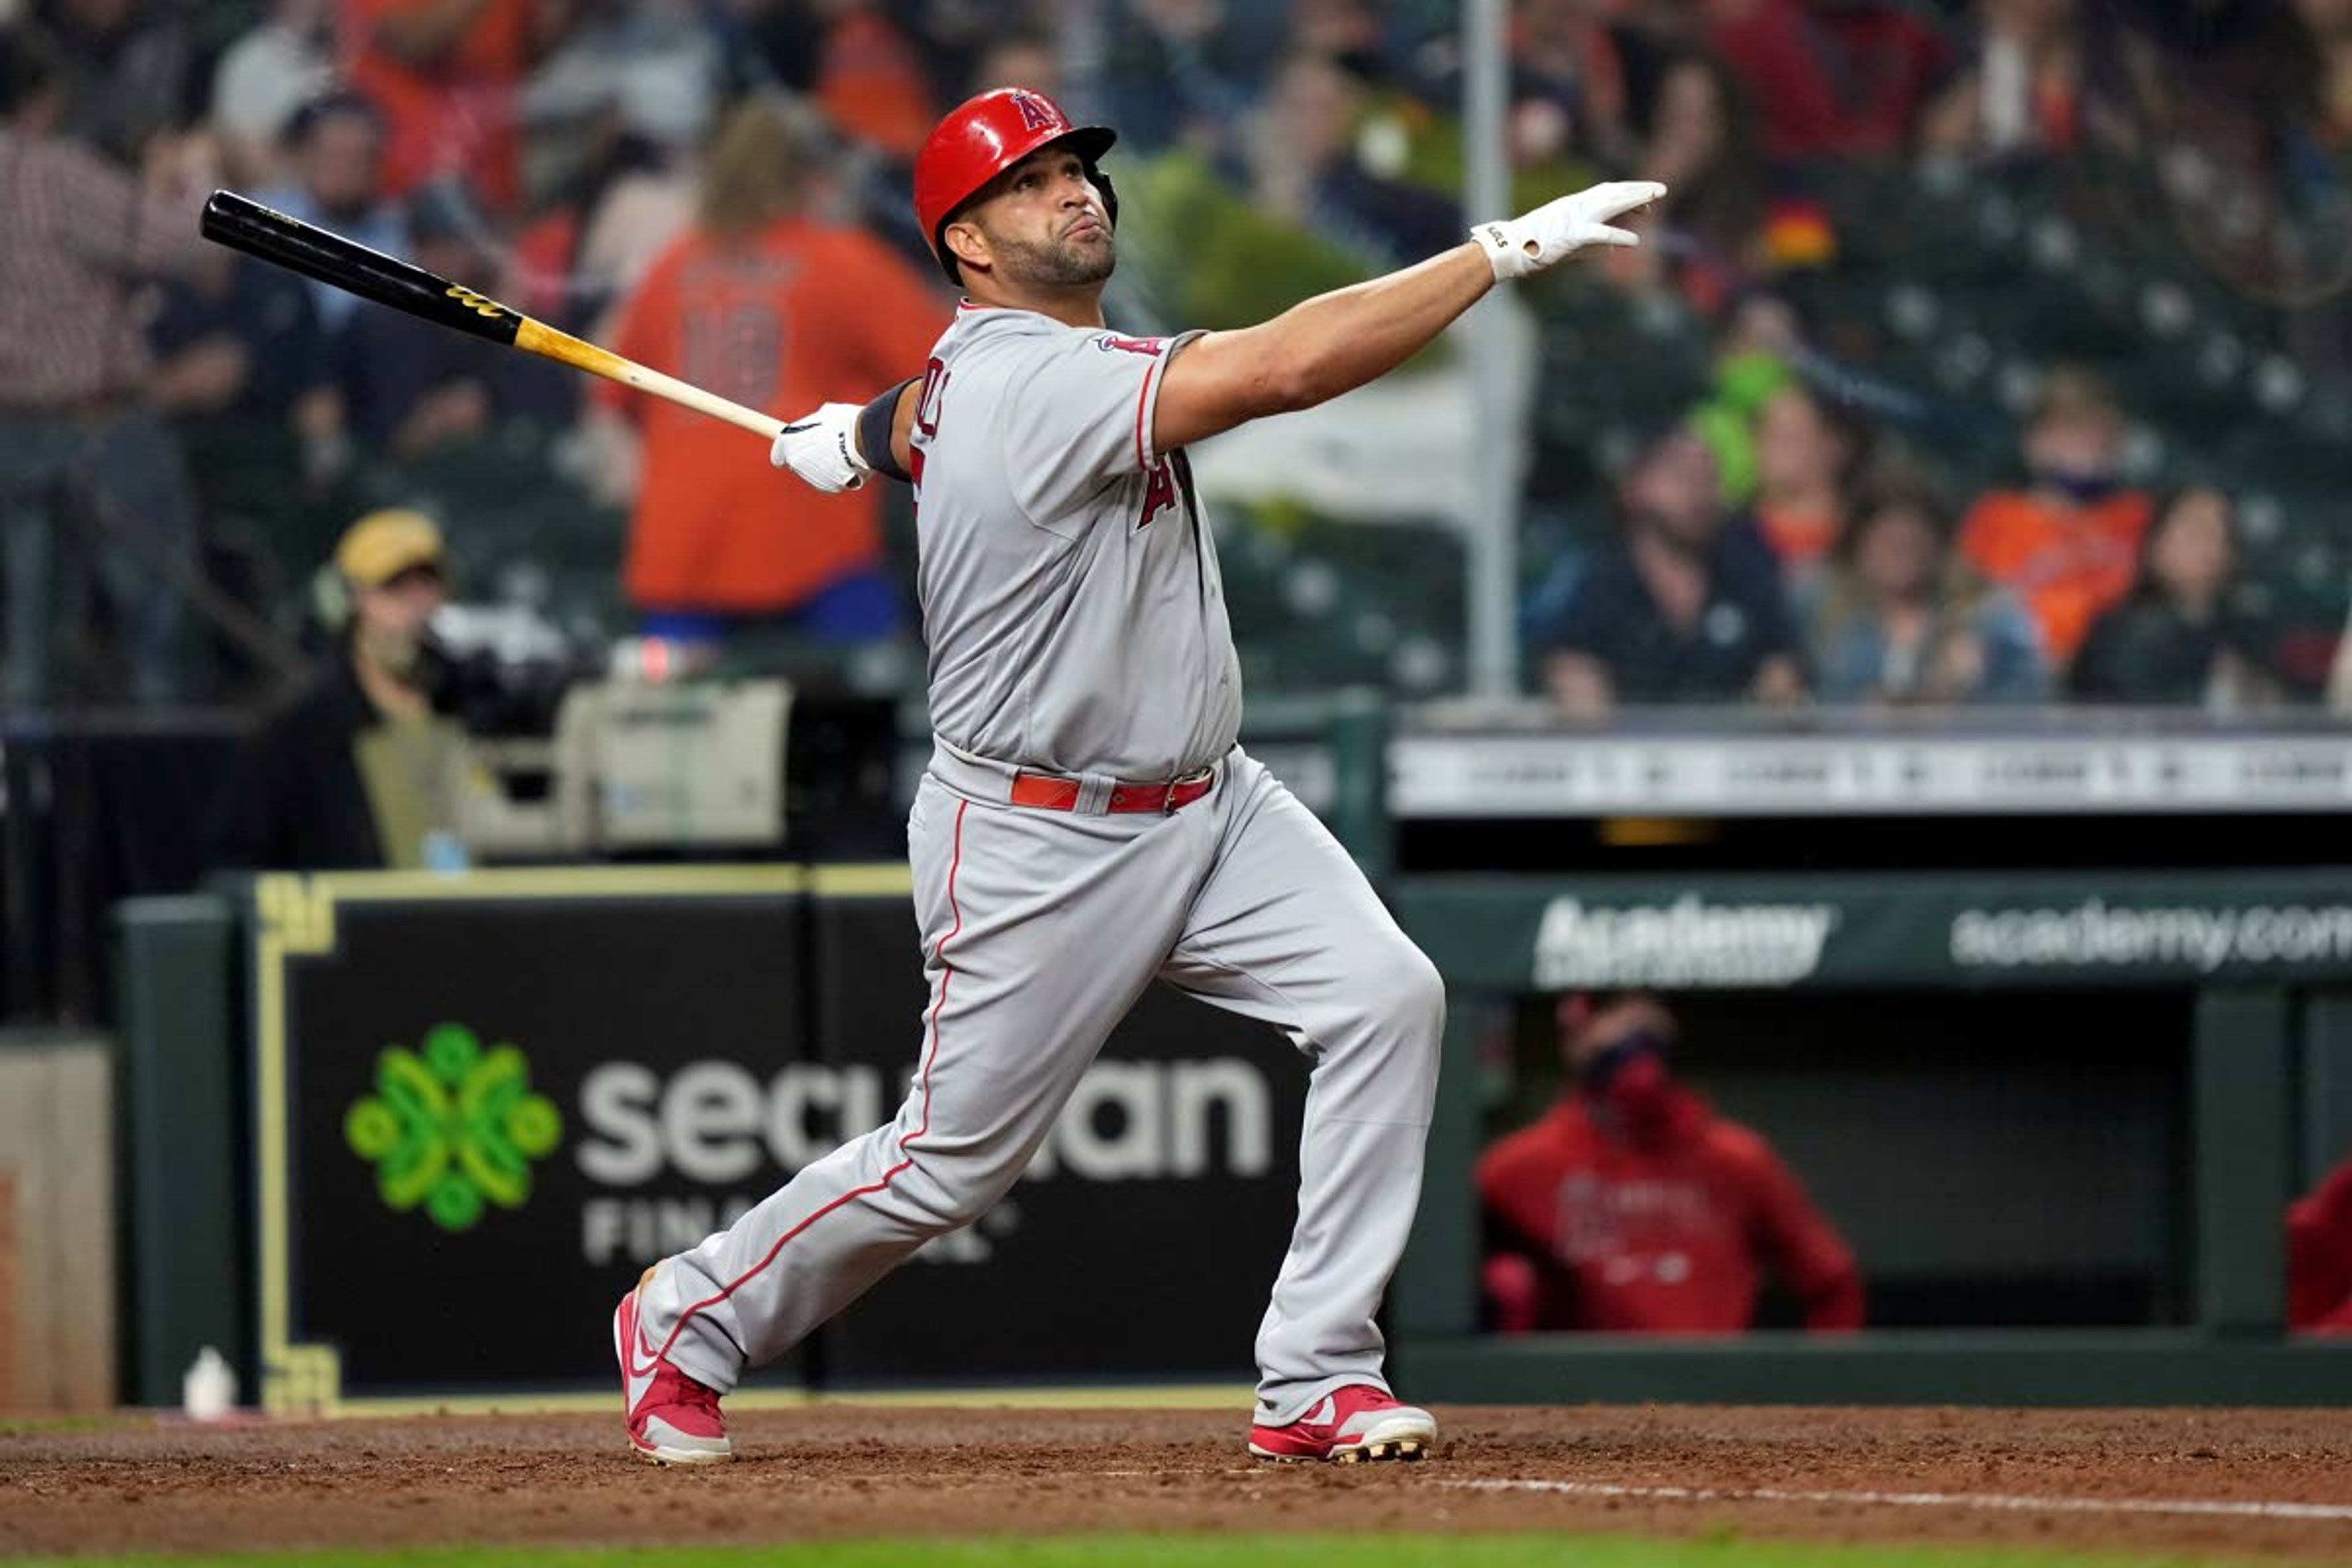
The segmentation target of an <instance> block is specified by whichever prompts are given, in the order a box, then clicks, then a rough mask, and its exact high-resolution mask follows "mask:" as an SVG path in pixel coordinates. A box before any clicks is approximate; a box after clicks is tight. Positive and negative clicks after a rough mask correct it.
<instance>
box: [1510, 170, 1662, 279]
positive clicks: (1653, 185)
mask: <svg viewBox="0 0 2352 1568" xmlns="http://www.w3.org/2000/svg"><path fill="white" fill-rule="evenodd" d="M1665 194H1666V187H1665V186H1664V185H1662V184H1658V182H1657V181H1655V180H1615V181H1612V182H1611V183H1610V184H1605V185H1594V186H1592V187H1591V189H1589V190H1582V191H1579V192H1577V193H1576V194H1575V195H1572V196H1562V197H1560V198H1559V200H1558V201H1551V202H1546V203H1545V204H1544V205H1541V206H1539V207H1538V208H1536V210H1535V211H1533V212H1531V213H1529V214H1528V215H1527V216H1525V217H1517V218H1513V219H1511V220H1510V221H1509V222H1508V223H1482V224H1480V225H1479V226H1477V227H1475V228H1474V229H1472V230H1471V231H1470V237H1471V238H1472V239H1475V240H1476V241H1477V242H1478V245H1479V247H1481V248H1482V249H1484V250H1485V251H1486V260H1487V261H1488V263H1489V264H1491V265H1492V266H1493V267H1494V268H1495V280H1496V282H1498V283H1507V282H1509V281H1510V280H1511V279H1514V278H1524V277H1526V276H1527V275H1528V273H1530V272H1540V271H1542V270H1543V269H1544V268H1547V267H1549V266H1550V265H1551V264H1552V263H1553V262H1555V261H1561V260H1565V259H1566V258H1569V257H1571V256H1573V255H1575V254H1576V253H1577V252H1578V251H1580V250H1581V249H1583V248H1584V247H1586V246H1588V245H1639V244H1640V243H1641V236H1639V235H1637V234H1635V233H1633V231H1632V230H1630V229H1622V228H1612V227H1611V226H1610V223H1609V220H1610V219H1611V218H1613V217H1618V216H1622V215H1623V214H1625V213H1629V212H1632V211H1633V209H1634V208H1636V207H1644V206H1647V205H1650V204H1651V203H1652V202H1654V201H1656V200H1657V199H1658V198H1659V197H1660V196H1663V195H1665Z"/></svg>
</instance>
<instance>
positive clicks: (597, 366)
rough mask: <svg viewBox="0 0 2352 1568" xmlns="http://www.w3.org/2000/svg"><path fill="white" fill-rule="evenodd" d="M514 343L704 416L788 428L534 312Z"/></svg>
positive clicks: (773, 431)
mask: <svg viewBox="0 0 2352 1568" xmlns="http://www.w3.org/2000/svg"><path fill="white" fill-rule="evenodd" d="M514 342H515V347H517V348H519V349H522V350H525V351H527V352H529V353H535V354H541V355H544V356H545V357H547V358H549V359H551V360H557V361H560V362H562V363H564V364H568V365H571V366H572V368H574V369H575V370H584V371H586V372H588V374H591V375H601V376H603V377H604V379H605V380H607V381H617V382H619V383H620V384H622V385H623V386H632V387H635V388H636V390H638V391H639V392H643V393H646V394H649V395H652V396H655V397H663V398H667V399H668V400H669V401H670V402H672V403H676V404H678V405H682V406H684V407H687V408H691V409H693V410H694V411H695V412H696V413H698V414H708V415H709V416H711V417H712V418H714V419H724V420H726V421H727V423H729V424H730V425H739V426H742V427H743V428H744V429H746V430H749V431H751V433H752V434H754V435H757V436H764V437H767V438H768V439H769V440H771V441H773V440H774V439H775V438H776V437H777V435H778V433H779V432H781V431H782V429H783V427H784V422H783V421H782V420H781V419H778V418H775V417H773V416H770V415H766V414H762V413H761V412H760V411H759V410H758V409H756V408H746V407H745V406H743V405H741V404H740V403H736V402H734V401H732V400H730V399H729V398H724V397H721V396H719V395H718V394H717V393H715V392H705V391H703V390H702V388H700V387H698V386H695V385H691V384H688V383H686V382H683V381H680V380H678V379H677V377H676V376H674V375H664V374H662V373H661V372H659V371H657V370H647V369H646V367H645V366H644V365H641V364H639V363H637V362H636V361H635V360H632V359H623V358H622V357H621V356H620V355H619V354H616V353H614V352H613V351H612V350H610V349H600V348H598V347H597V346H596V345H595V344H594V343H592V342H587V341H585V340H584V339H581V338H575V337H573V336H572V334H571V333H570V332H562V331H556V330H555V329H554V328H553V327H551V326H549V325H548V324H547V323H546V322H544V321H532V320H531V319H530V317H529V316H525V317H523V318H522V324H521V325H520V327H518V328H516V329H515V340H514Z"/></svg>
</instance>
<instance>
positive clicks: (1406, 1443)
mask: <svg viewBox="0 0 2352 1568" xmlns="http://www.w3.org/2000/svg"><path fill="white" fill-rule="evenodd" d="M1435 1447H1437V1420H1436V1418H1435V1417H1434V1416H1433V1415H1430V1413H1429V1412H1428V1411H1426V1410H1423V1409H1420V1408H1419V1407H1417V1406H1415V1405H1399V1404H1398V1403H1397V1402H1396V1401H1395V1400H1394V1399H1391V1398H1390V1397H1389V1396H1388V1395H1387V1394H1383V1393H1381V1391H1380V1390H1379V1389H1377V1388H1374V1387H1371V1386H1370V1384H1351V1385H1350V1386H1349V1387H1347V1388H1343V1389H1340V1390H1339V1392H1338V1393H1336V1394H1327V1395H1325V1396H1324V1397H1323V1399H1322V1400H1320V1401H1319V1402H1318V1404H1317V1405H1316V1406H1315V1408H1314V1409H1312V1410H1310V1411H1308V1412H1307V1414H1306V1415H1302V1416H1300V1417H1299V1418H1298V1419H1297V1420H1296V1421H1293V1422H1292V1423H1290V1425H1288V1426H1253V1427H1251V1428H1250V1435H1249V1451H1250V1452H1251V1453H1253V1454H1255V1455H1256V1456H1257V1457H1258V1458H1261V1459H1337V1460H1339V1462H1340V1463H1341V1464H1344V1465H1352V1464H1357V1463H1360V1462H1361V1461H1364V1460H1367V1459H1419V1458H1425V1457H1426V1456H1427V1455H1428V1454H1429V1452H1430V1451H1431V1450H1432V1449H1433V1448H1435Z"/></svg>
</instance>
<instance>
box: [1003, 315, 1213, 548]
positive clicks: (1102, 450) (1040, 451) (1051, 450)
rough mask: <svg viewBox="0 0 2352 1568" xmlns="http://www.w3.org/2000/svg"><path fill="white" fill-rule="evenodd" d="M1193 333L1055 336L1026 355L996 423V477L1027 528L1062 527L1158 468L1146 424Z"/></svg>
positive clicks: (1149, 428)
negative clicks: (1099, 497) (1100, 495)
mask: <svg viewBox="0 0 2352 1568" xmlns="http://www.w3.org/2000/svg"><path fill="white" fill-rule="evenodd" d="M1199 335H1200V334H1199V333H1197V332H1187V333H1185V334H1183V335H1181V336H1179V337H1173V338H1128V337H1121V336H1120V335H1119V334H1118V333H1117V332H1111V331H1090V332H1086V333H1083V334H1076V335H1072V334H1066V333H1058V332H1057V333H1055V334H1054V335H1053V336H1052V337H1051V338H1048V339H1045V340H1042V341H1040V342H1038V343H1037V345H1036V346H1035V347H1034V349H1029V350H1028V352H1029V354H1030V356H1031V357H1030V360H1029V363H1027V364H1026V365H1024V367H1022V369H1021V371H1020V372H1019V373H1018V374H1017V375H1016V377H1015V380H1014V383H1013V384H1014V386H1015V387H1016V388H1017V389H1018V390H1017V391H1016V392H1015V393H1014V395H1013V397H1012V398H1011V399H1010V401H1009V403H1008V405H1007V406H1006V407H1005V408H1004V409H1003V420H1004V458H1005V468H1006V471H1007V472H1008V474H1009V475H1010V476H1011V478H1012V482H1013V497H1014V499H1015V500H1018V501H1019V502H1020V503H1021V506H1022V509H1023V510H1025V511H1026V512H1027V513H1028V514H1029V521H1032V522H1034V523H1039V524H1041V525H1047V526H1050V525H1052V524H1053V523H1055V522H1056V521H1066V514H1067V513H1068V512H1069V511H1071V510H1073V509H1075V508H1076V507H1079V506H1081V505H1083V504H1084V503H1085V502H1086V501H1087V500H1088V498H1090V497H1092V496H1093V495H1094V494H1095V493H1096V492H1097V490H1100V489H1102V488H1103V487H1104V486H1105V485H1107V484H1109V483H1111V482H1113V481H1114V480H1117V479H1123V478H1125V477H1127V476H1128V475H1129V474H1139V473H1142V472H1144V471H1145V470H1147V469H1149V468H1151V467H1153V466H1154V465H1155V464H1157V463H1158V462H1159V460H1160V453H1159V452H1158V450H1157V449H1156V448H1155V447H1153V445H1152V440H1151V420H1152V412H1153V409H1154V408H1155V407H1156V406H1157V405H1158V404H1159V401H1160V383H1161V381H1162V380H1163V379H1164V378H1165V376H1166V374H1167V370H1168V362H1169V361H1170V360H1171V358H1173V357H1174V356H1175V354H1176V353H1177V351H1178V350H1180V349H1181V348H1182V347H1183V346H1184V345H1185V344H1186V343H1188V342H1192V339H1193V338H1195V337H1198V336H1199ZM1025 346H1026V345H1024V347H1025Z"/></svg>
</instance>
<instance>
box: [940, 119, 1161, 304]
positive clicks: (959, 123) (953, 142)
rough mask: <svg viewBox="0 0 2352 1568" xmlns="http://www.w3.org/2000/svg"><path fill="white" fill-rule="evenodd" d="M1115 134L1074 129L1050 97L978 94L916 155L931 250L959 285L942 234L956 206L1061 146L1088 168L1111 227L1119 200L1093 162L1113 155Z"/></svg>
mask: <svg viewBox="0 0 2352 1568" xmlns="http://www.w3.org/2000/svg"><path fill="white" fill-rule="evenodd" d="M1116 141H1118V132H1115V131H1108V130H1105V129H1104V128H1103V127H1101V126H1099V125H1073V124H1071V123H1070V117H1069V116H1068V115H1066V114H1065V113H1063V112H1062V111H1061V110H1060V108H1059V107H1057V106H1056V105H1055V102H1054V100H1052V99H1050V98H1047V97H1046V96H1045V94H1044V93H1042V92H1032V91H1030V90H1029V89H1027V88H1022V87H1000V88H998V89H995V90H994V91H993V92H983V93H982V94H981V95H980V96H979V97H978V98H975V99H971V100H968V101H966V102H965V103H964V104H963V106H962V107H961V108H960V109H958V110H956V111H955V112H954V113H952V114H950V115H949V116H948V117H947V118H946V119H945V120H942V121H940V122H939V124H938V126H937V127H936V128H934V129H933V130H932V132H931V136H930V140H929V141H928V142H924V143H923V150H922V152H921V153H919V154H917V156H916V158H915V216H916V218H917V219H918V220H919V222H920V223H921V224H922V226H923V234H924V236H925V237H927V238H929V240H930V242H931V250H932V253H933V254H934V255H936V256H938V257H939V258H940V266H941V267H944V268H947V273H948V281H949V282H950V283H961V282H962V281H963V279H962V277H961V275H960V274H959V273H958V272H957V271H956V263H955V256H954V254H953V253H952V252H950V250H949V249H948V247H947V241H946V240H945V239H944V238H942V237H941V236H942V235H944V234H945V233H946V231H947V226H948V220H949V219H950V218H951V217H953V216H955V213H956V209H957V208H958V207H960V206H961V205H964V203H966V202H968V201H970V200H971V198H972V197H973V196H975V195H979V194H980V191H981V188H982V186H984V185H986V184H988V182H989V181H991V180H992V179H994V178H996V176H997V175H999V174H1003V173H1004V171H1005V170H1007V169H1009V168H1011V167H1013V164H1015V163H1019V162H1021V160H1022V159H1024V158H1026V157H1027V156H1029V154H1031V153H1034V152H1037V151H1039V150H1040V149H1042V148H1045V147H1050V146H1052V145H1054V144H1055V142H1068V143H1069V145H1070V151H1071V152H1073V153H1076V154H1077V155H1078V156H1079V158H1080V159H1082V160H1084V162H1085V163H1086V165H1087V178H1088V179H1090V180H1092V181H1093V182H1094V183H1095V187H1096V189H1097V190H1099V191H1101V192H1102V196H1103V206H1104V208H1105V209H1106V210H1107V211H1108V212H1109V214H1110V219H1111V222H1112V223H1113V224H1114V225H1116V224H1117V223H1118V196H1117V195H1113V194H1112V191H1111V188H1110V181H1109V180H1108V179H1107V178H1105V177H1104V175H1103V173H1102V171H1101V170H1099V169H1097V168H1096V167H1095V163H1096V161H1097V159H1099V158H1101V156H1102V155H1103V154H1104V153H1107V152H1108V151H1110V144H1111V143H1112V142H1116Z"/></svg>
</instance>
